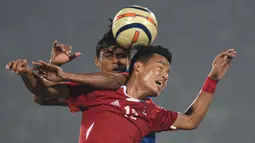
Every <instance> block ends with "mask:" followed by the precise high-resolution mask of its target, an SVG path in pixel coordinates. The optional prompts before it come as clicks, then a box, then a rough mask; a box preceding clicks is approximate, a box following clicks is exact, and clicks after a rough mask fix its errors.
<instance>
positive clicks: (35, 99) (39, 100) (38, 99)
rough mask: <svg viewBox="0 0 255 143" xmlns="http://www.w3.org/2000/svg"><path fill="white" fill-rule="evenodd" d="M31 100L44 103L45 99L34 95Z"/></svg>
mask: <svg viewBox="0 0 255 143" xmlns="http://www.w3.org/2000/svg"><path fill="white" fill-rule="evenodd" d="M33 101H34V103H36V104H38V105H45V100H44V99H42V98H40V97H38V96H36V95H34V98H33Z"/></svg>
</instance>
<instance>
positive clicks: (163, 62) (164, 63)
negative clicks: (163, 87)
mask: <svg viewBox="0 0 255 143" xmlns="http://www.w3.org/2000/svg"><path fill="white" fill-rule="evenodd" d="M158 63H160V64H163V65H165V66H169V67H170V65H169V64H166V63H164V62H162V61H158Z"/></svg>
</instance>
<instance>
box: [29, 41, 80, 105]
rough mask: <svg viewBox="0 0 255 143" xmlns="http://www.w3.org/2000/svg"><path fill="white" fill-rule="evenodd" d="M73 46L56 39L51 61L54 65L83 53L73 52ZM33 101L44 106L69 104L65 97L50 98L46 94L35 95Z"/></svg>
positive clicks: (61, 63) (66, 61) (59, 64)
mask: <svg viewBox="0 0 255 143" xmlns="http://www.w3.org/2000/svg"><path fill="white" fill-rule="evenodd" d="M71 52H72V47H71V46H69V45H66V44H63V43H59V42H58V41H54V42H53V45H52V51H51V57H50V60H49V61H50V63H51V64H54V65H58V66H61V65H63V64H65V63H68V62H71V61H72V60H73V59H75V58H77V57H79V56H80V55H81V53H80V52H75V53H74V54H71ZM33 101H34V102H35V103H37V104H39V105H43V106H68V103H67V101H66V100H64V99H58V98H56V99H49V98H46V97H45V96H37V95H35V94H34V95H33Z"/></svg>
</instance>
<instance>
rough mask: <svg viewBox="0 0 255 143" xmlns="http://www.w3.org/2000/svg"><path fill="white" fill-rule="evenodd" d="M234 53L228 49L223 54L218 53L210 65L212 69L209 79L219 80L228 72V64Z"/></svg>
mask: <svg viewBox="0 0 255 143" xmlns="http://www.w3.org/2000/svg"><path fill="white" fill-rule="evenodd" d="M235 55H236V51H235V50H234V49H229V50H227V51H225V52H222V53H220V54H219V55H218V56H217V57H216V58H215V59H214V60H213V63H212V69H211V71H210V73H209V77H211V78H213V79H215V80H220V79H222V78H223V76H224V75H225V74H226V72H227V71H228V68H229V66H230V62H231V61H232V59H233V58H234V57H235Z"/></svg>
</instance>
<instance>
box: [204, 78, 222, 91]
mask: <svg viewBox="0 0 255 143" xmlns="http://www.w3.org/2000/svg"><path fill="white" fill-rule="evenodd" d="M217 83H218V80H214V79H212V78H210V77H207V78H206V80H205V83H204V85H203V87H202V91H204V92H207V93H214V92H215V90H216V86H217Z"/></svg>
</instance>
